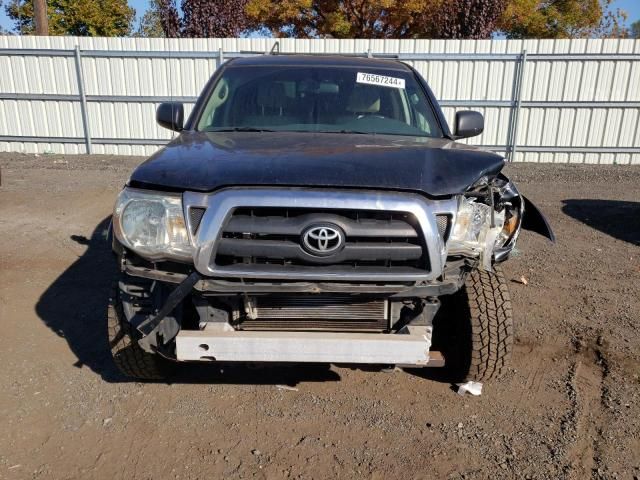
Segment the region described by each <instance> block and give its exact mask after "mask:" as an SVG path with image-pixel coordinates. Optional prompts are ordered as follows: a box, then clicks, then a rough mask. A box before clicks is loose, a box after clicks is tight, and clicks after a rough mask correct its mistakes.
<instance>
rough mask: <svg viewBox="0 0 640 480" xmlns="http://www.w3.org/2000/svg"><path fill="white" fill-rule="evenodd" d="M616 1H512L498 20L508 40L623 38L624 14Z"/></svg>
mask: <svg viewBox="0 0 640 480" xmlns="http://www.w3.org/2000/svg"><path fill="white" fill-rule="evenodd" d="M612 1H613V0H543V1H541V0H509V2H508V3H507V7H506V8H505V10H504V13H503V14H502V17H501V18H500V21H499V24H498V26H499V28H500V30H501V31H503V32H504V33H505V34H506V36H507V37H508V38H586V37H607V36H624V27H623V26H622V24H623V23H624V20H625V13H624V12H622V11H620V10H616V11H612V10H611V8H610V7H611V3H612Z"/></svg>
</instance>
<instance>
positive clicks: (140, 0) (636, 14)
mask: <svg viewBox="0 0 640 480" xmlns="http://www.w3.org/2000/svg"><path fill="white" fill-rule="evenodd" d="M8 1H9V0H5V1H4V2H1V0H0V2H1V3H4V4H7V3H8ZM78 1H81V0H78ZM129 5H131V6H132V7H133V8H135V9H136V15H137V18H138V19H139V18H140V17H141V16H142V15H143V14H144V12H145V10H146V9H147V7H148V5H149V0H129ZM613 8H621V9H623V10H626V11H627V13H628V14H629V19H628V23H629V24H631V23H633V22H635V21H636V20H640V0H614V2H613ZM0 10H1V11H0V26H2V27H4V28H6V29H10V28H11V27H12V25H11V22H10V21H9V19H8V18H7V16H6V14H5V11H4V6H3V7H2V8H1V9H0Z"/></svg>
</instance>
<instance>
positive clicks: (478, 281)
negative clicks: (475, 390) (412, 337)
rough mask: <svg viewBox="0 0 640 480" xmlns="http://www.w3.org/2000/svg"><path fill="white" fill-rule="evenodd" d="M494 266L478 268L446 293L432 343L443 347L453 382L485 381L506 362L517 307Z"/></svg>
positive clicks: (501, 371) (502, 370)
mask: <svg viewBox="0 0 640 480" xmlns="http://www.w3.org/2000/svg"><path fill="white" fill-rule="evenodd" d="M494 270H495V272H486V271H481V270H477V269H474V270H473V271H472V272H470V273H469V275H468V276H467V278H466V280H465V283H464V286H463V288H462V289H461V290H460V291H459V292H457V293H456V294H454V295H452V296H451V297H449V298H447V299H446V300H445V302H443V303H444V305H443V306H444V308H443V311H442V312H441V313H442V314H443V315H438V316H437V317H436V320H435V322H434V344H439V345H438V346H439V347H440V349H441V350H442V351H443V354H444V356H445V364H446V367H445V368H446V369H447V373H448V377H450V378H451V380H452V381H453V382H463V381H468V380H473V381H478V382H484V381H487V380H491V379H494V378H498V377H500V376H501V375H502V374H503V373H504V372H505V371H506V369H507V368H508V366H509V363H510V359H511V352H512V349H513V340H514V335H513V311H512V309H511V298H510V295H509V290H508V287H507V282H506V280H505V278H504V274H503V273H502V270H501V269H500V267H494Z"/></svg>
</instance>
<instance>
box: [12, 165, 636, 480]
mask: <svg viewBox="0 0 640 480" xmlns="http://www.w3.org/2000/svg"><path fill="white" fill-rule="evenodd" d="M140 161H141V159H136V158H122V157H109V156H95V157H89V156H48V155H41V156H39V157H35V156H27V155H19V154H0V168H1V169H2V185H1V186H0V232H1V238H2V241H1V243H0V272H2V275H0V325H1V326H2V334H1V335H0V364H1V365H2V367H3V368H2V369H0V419H1V421H2V426H1V428H0V479H27V478H43V479H50V478H55V479H57V478H82V479H90V478H110V479H117V478H128V479H137V478H141V479H142V478H145V479H146V478H154V479H158V478H181V479H189V478H193V479H200V478H205V477H208V478H222V477H224V478H254V477H255V478H269V479H271V478H353V477H356V476H357V477H365V478H374V479H387V478H455V479H458V478H489V477H490V478H508V479H511V478H536V479H537V478H553V479H556V478H573V479H585V478H620V479H637V478H639V477H640V395H639V392H640V389H639V386H640V379H639V374H640V349H639V348H638V346H639V345H640V341H639V339H640V330H639V329H638V323H639V321H640V168H637V167H622V166H617V167H605V166H572V165H542V164H541V165H532V164H529V165H510V166H508V167H507V174H508V175H511V177H512V178H513V179H515V180H516V181H517V182H518V184H519V186H520V188H521V190H522V191H523V193H525V194H526V195H528V196H529V197H530V198H531V199H532V200H533V201H534V202H535V203H536V204H537V205H538V206H539V207H540V208H541V209H542V210H543V211H544V212H545V213H546V214H547V215H548V216H549V219H550V221H551V223H552V225H553V227H554V229H555V232H556V235H557V237H558V242H557V244H556V245H555V246H553V245H551V244H550V243H549V242H547V241H546V240H544V239H543V238H541V237H539V236H537V235H535V234H530V233H527V232H524V233H523V235H522V236H521V239H520V242H519V245H518V251H517V252H516V254H515V255H514V257H513V258H512V259H511V260H510V261H509V262H507V264H506V265H505V272H506V274H507V275H508V278H510V279H512V280H513V281H512V282H511V283H510V288H511V293H512V297H513V303H514V310H515V315H516V335H517V344H516V348H515V354H514V359H513V368H512V369H511V370H510V371H509V372H508V373H507V375H506V376H505V377H504V378H502V379H501V380H499V381H495V382H492V383H489V384H486V385H484V390H483V394H482V396H480V397H469V396H465V397H460V396H458V395H456V394H455V393H454V391H453V390H452V388H451V386H450V385H449V384H446V383H441V382H439V381H437V379H436V378H434V375H433V374H432V372H433V370H431V371H428V370H407V371H396V372H392V373H387V372H382V371H376V370H371V369H370V370H363V369H347V368H336V367H331V368H328V367H326V368H325V367H301V366H296V367H270V368H261V369H250V368H248V367H241V366H237V367H232V368H228V367H224V368H220V367H219V366H215V365H206V366H202V365H191V366H183V367H182V368H181V369H180V371H179V375H178V377H177V378H176V380H175V383H171V384H166V383H137V382H132V381H129V380H127V379H125V378H123V377H121V376H120V375H119V374H118V373H117V372H116V370H115V367H114V366H113V364H112V362H111V359H110V356H109V352H108V349H107V344H106V338H105V311H106V302H107V296H108V291H109V282H110V277H111V272H112V269H113V265H112V260H111V257H110V254H109V251H108V248H107V247H106V245H105V242H104V241H103V240H102V239H103V233H104V231H105V228H106V225H107V222H108V216H109V214H110V211H111V208H112V205H113V201H114V198H115V195H116V193H117V192H118V190H119V189H120V187H121V186H122V185H123V184H124V182H125V181H126V178H127V175H128V174H129V172H130V171H131V169H132V168H133V167H134V166H135V165H136V164H137V163H139V162H140ZM522 276H524V277H525V278H526V279H527V280H528V284H527V285H523V284H522V283H518V282H517V280H518V279H520V278H521V277H522ZM282 386H286V387H287V388H282Z"/></svg>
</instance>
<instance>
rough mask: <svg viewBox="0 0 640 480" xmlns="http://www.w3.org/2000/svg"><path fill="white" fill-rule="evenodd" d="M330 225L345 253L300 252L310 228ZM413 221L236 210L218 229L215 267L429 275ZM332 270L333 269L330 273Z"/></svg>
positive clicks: (372, 214)
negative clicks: (335, 229) (411, 271)
mask: <svg viewBox="0 0 640 480" xmlns="http://www.w3.org/2000/svg"><path fill="white" fill-rule="evenodd" d="M326 224H330V225H334V226H337V227H339V229H341V230H342V231H343V232H344V237H345V242H344V247H343V248H342V249H341V250H340V251H338V252H336V253H334V254H332V255H326V256H318V255H314V254H312V253H310V252H309V251H307V250H306V249H305V248H303V247H302V246H301V243H302V242H301V237H302V235H303V233H304V232H305V231H306V230H307V229H308V228H309V227H310V226H313V225H326ZM423 245H424V241H423V239H422V238H421V235H420V233H419V228H418V226H417V222H416V220H415V218H414V217H413V215H411V214H409V213H402V212H384V211H349V210H326V211H319V210H310V209H292V208H255V209H250V208H241V209H236V210H235V211H234V213H233V215H232V216H231V218H230V219H229V220H228V222H227V223H226V225H225V226H224V227H223V229H222V238H221V239H220V241H219V242H218V248H217V255H216V258H215V263H216V264H217V265H221V266H227V267H233V266H236V265H237V266H241V265H242V266H246V265H253V266H256V267H257V268H258V269H259V270H260V271H265V270H269V269H283V268H285V269H287V268H288V269H293V270H297V271H299V269H301V268H311V267H315V268H319V267H322V268H323V269H324V270H327V269H328V270H331V268H335V271H337V272H340V271H344V270H345V269H346V270H348V269H367V268H369V269H371V268H373V269H378V270H379V269H385V270H386V271H391V270H393V269H402V270H403V271H407V269H419V270H422V271H424V270H426V269H428V255H427V252H426V248H424V246H423ZM328 267H331V268H328Z"/></svg>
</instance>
